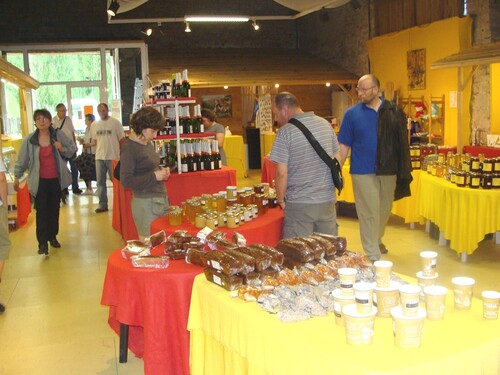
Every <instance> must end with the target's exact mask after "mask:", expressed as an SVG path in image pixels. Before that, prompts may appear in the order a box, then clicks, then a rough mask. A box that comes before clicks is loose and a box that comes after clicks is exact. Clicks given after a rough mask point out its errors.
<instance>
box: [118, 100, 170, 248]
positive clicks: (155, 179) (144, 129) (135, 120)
mask: <svg viewBox="0 0 500 375" xmlns="http://www.w3.org/2000/svg"><path fill="white" fill-rule="evenodd" d="M164 126H165V119H164V118H163V116H162V115H161V113H160V112H158V111H157V110H156V109H154V108H153V107H143V108H141V109H139V110H138V111H137V112H136V113H134V114H133V115H132V119H131V120H130V128H131V130H132V131H131V132H130V135H129V138H128V139H127V140H126V141H125V142H124V143H123V146H122V148H121V152H120V182H121V184H122V185H123V187H124V188H129V189H132V194H133V198H132V202H131V204H130V205H131V208H132V216H133V217H134V222H135V226H136V228H137V232H138V234H139V239H140V240H144V239H145V238H146V237H148V236H149V234H150V233H149V227H150V225H151V222H152V221H153V220H154V219H156V218H157V217H160V216H165V215H166V214H167V209H168V206H169V201H168V197H167V189H166V187H165V184H164V182H163V181H165V180H168V177H169V176H170V168H168V167H165V168H163V167H160V156H159V155H158V154H157V153H156V150H155V148H154V147H153V145H152V144H151V141H152V140H153V139H154V138H155V137H156V134H157V133H158V131H159V130H162V129H163V128H164Z"/></svg>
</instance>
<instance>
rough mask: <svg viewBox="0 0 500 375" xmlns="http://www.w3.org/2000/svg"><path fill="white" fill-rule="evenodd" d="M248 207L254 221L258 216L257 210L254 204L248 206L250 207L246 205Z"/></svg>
mask: <svg viewBox="0 0 500 375" xmlns="http://www.w3.org/2000/svg"><path fill="white" fill-rule="evenodd" d="M248 207H251V208H252V216H253V218H254V219H255V218H256V217H258V216H259V210H258V208H257V205H256V204H250V205H248Z"/></svg>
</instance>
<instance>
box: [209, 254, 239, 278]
mask: <svg viewBox="0 0 500 375" xmlns="http://www.w3.org/2000/svg"><path fill="white" fill-rule="evenodd" d="M205 259H206V261H207V264H208V265H209V266H210V267H212V268H214V269H216V270H217V271H220V272H221V273H223V274H225V275H228V276H231V275H235V274H237V273H240V272H245V270H246V266H245V265H244V264H242V263H241V262H240V261H239V260H237V259H236V258H235V257H233V256H231V255H229V254H228V253H226V252H225V251H220V250H213V251H209V252H207V253H206V254H205ZM247 273H248V272H247Z"/></svg>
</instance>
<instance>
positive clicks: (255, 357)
mask: <svg viewBox="0 0 500 375" xmlns="http://www.w3.org/2000/svg"><path fill="white" fill-rule="evenodd" d="M452 299H453V298H452V295H451V293H449V294H448V299H447V303H446V313H445V318H444V320H441V321H429V320H426V321H425V326H424V334H423V341H422V346H421V347H420V348H419V349H400V348H397V347H395V346H394V343H393V340H394V336H393V326H392V319H391V318H376V321H375V334H374V338H373V343H372V344H371V345H369V346H360V347H356V346H351V345H348V344H346V340H345V333H344V327H340V326H338V325H336V324H335V318H334V315H333V314H329V315H328V316H326V317H315V318H313V319H309V320H307V321H304V322H297V323H282V322H280V321H279V319H278V318H277V317H276V316H275V315H274V314H269V313H267V312H265V311H264V310H262V309H261V308H260V306H259V305H258V304H257V303H255V302H245V301H243V300H242V299H239V298H231V297H230V295H229V292H227V291H225V290H224V289H222V288H220V287H219V286H217V285H215V284H212V283H210V282H208V281H207V280H206V279H205V277H204V276H203V275H199V276H197V277H196V278H195V281H194V284H193V292H192V296H191V307H190V310H189V322H188V329H189V331H190V332H191V357H190V358H191V361H190V363H191V374H192V375H200V374H240V375H241V374H252V375H264V374H287V375H294V374H297V375H302V374H315V375H322V374H324V375H331V374H349V375H356V374H359V375H365V374H391V375H392V374H405V375H411V374H415V375H422V374H455V375H457V374H463V375H469V374H488V375H494V374H495V375H496V374H498V373H500V361H499V360H498V358H500V324H498V320H486V319H483V318H482V304H481V301H479V300H477V299H474V300H473V303H472V309H471V310H468V311H455V310H454V308H453V300H452Z"/></svg>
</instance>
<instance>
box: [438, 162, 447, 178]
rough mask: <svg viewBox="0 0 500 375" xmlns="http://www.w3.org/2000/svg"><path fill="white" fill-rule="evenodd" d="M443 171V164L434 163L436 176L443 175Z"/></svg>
mask: <svg viewBox="0 0 500 375" xmlns="http://www.w3.org/2000/svg"><path fill="white" fill-rule="evenodd" d="M444 173H445V166H444V164H442V163H438V164H436V176H437V177H443V175H444Z"/></svg>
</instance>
